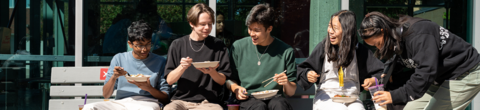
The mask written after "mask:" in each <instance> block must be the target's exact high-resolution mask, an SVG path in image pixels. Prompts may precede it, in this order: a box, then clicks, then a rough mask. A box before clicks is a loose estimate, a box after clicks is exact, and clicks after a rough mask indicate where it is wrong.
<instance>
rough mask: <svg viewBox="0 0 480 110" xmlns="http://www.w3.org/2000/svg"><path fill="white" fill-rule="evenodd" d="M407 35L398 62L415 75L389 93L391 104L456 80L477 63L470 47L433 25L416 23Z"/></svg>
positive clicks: (455, 36)
mask: <svg viewBox="0 0 480 110" xmlns="http://www.w3.org/2000/svg"><path fill="white" fill-rule="evenodd" d="M404 33H405V32H404ZM407 33H410V34H408V35H406V36H404V37H403V42H404V43H403V45H404V48H403V52H406V53H403V56H402V57H401V60H399V61H400V62H401V63H402V65H403V66H405V67H409V68H412V69H414V70H415V72H414V73H413V75H411V76H410V79H409V80H408V81H407V82H406V84H405V85H404V86H403V87H400V88H398V89H395V90H391V91H390V94H391V96H392V102H393V104H401V103H406V102H408V101H412V100H416V99H418V98H420V97H422V96H423V95H424V94H425V92H426V91H427V90H428V88H429V87H430V85H432V84H442V83H443V81H445V80H452V79H456V78H457V77H458V76H460V75H461V74H463V73H465V72H467V71H468V70H469V69H471V68H473V67H474V66H475V65H476V64H478V63H479V62H480V56H479V54H478V52H477V50H476V49H475V48H473V47H472V45H471V44H469V43H467V42H465V41H464V40H463V39H462V38H460V37H458V36H457V35H455V34H453V33H451V32H450V31H448V30H447V29H445V28H443V27H440V26H439V25H437V24H436V23H434V22H431V21H428V20H422V21H418V22H416V23H414V24H412V25H410V26H409V29H408V31H407ZM397 56H398V55H397Z"/></svg>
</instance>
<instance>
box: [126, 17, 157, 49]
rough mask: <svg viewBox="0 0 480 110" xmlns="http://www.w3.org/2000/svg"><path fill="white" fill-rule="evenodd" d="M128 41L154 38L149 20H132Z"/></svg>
mask: <svg viewBox="0 0 480 110" xmlns="http://www.w3.org/2000/svg"><path fill="white" fill-rule="evenodd" d="M127 30H128V41H130V42H132V43H133V42H134V41H140V40H141V41H145V40H151V39H152V33H153V31H152V28H150V26H148V24H147V22H145V21H143V19H142V20H139V21H136V22H132V24H131V25H130V26H129V27H128V29H127Z"/></svg>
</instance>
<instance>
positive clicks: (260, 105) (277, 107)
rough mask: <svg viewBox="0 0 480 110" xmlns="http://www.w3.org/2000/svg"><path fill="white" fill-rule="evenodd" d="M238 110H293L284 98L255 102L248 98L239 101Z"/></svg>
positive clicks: (253, 99) (255, 100)
mask: <svg viewBox="0 0 480 110" xmlns="http://www.w3.org/2000/svg"><path fill="white" fill-rule="evenodd" d="M240 110H293V109H292V105H290V103H288V101H287V99H286V98H285V97H276V98H273V99H270V100H257V99H255V98H253V97H252V96H250V98H248V99H247V100H244V101H240Z"/></svg>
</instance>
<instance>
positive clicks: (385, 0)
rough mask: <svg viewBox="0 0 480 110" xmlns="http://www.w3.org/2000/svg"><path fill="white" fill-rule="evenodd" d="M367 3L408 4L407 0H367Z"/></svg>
mask: <svg viewBox="0 0 480 110" xmlns="http://www.w3.org/2000/svg"><path fill="white" fill-rule="evenodd" d="M365 3H366V4H367V5H379V4H381V5H407V3H408V1H407V0H365Z"/></svg>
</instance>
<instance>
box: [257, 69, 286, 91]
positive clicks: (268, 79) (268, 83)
mask: <svg viewBox="0 0 480 110" xmlns="http://www.w3.org/2000/svg"><path fill="white" fill-rule="evenodd" d="M285 72H287V70H285V71H283V72H281V73H285ZM270 79H273V77H271V78H268V79H267V80H265V81H268V80H270ZM265 81H263V82H262V83H265ZM272 82H273V80H271V81H270V82H268V83H267V85H265V86H263V87H267V86H268V85H269V84H270V83H272Z"/></svg>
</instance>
